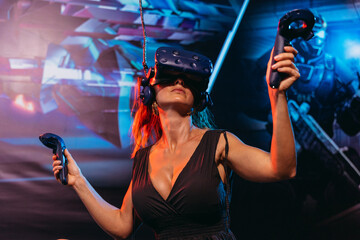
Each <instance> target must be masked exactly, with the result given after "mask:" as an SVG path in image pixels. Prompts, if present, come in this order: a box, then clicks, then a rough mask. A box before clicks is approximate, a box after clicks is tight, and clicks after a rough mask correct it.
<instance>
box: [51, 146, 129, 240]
mask: <svg viewBox="0 0 360 240" xmlns="http://www.w3.org/2000/svg"><path fill="white" fill-rule="evenodd" d="M65 156H66V157H67V159H68V165H67V167H68V185H69V186H71V187H72V188H73V189H74V190H75V191H76V193H77V194H78V196H79V197H80V199H81V201H82V202H83V203H84V205H85V207H86V208H87V210H88V211H89V213H90V215H91V216H92V218H93V219H94V220H95V222H96V223H97V224H98V225H99V226H100V227H101V228H102V229H103V230H104V231H105V232H107V233H108V234H109V235H110V236H112V237H113V238H114V239H125V238H127V237H128V236H129V235H130V234H131V233H132V231H133V204H132V196H131V187H132V182H131V183H130V185H129V188H128V190H127V192H126V194H125V197H124V199H123V203H122V206H121V209H118V208H116V207H114V206H112V205H111V204H109V203H108V202H106V201H105V200H104V199H103V198H102V197H101V196H100V195H99V194H98V193H97V192H96V191H95V189H94V188H93V187H92V186H91V185H90V183H89V182H88V181H87V180H86V178H85V177H84V176H83V175H82V173H81V171H80V168H79V167H78V166H77V164H76V162H75V160H74V159H73V158H72V156H71V154H70V153H69V151H68V150H67V149H66V150H65ZM53 160H54V162H53V172H54V175H55V177H56V179H57V180H58V181H60V180H59V179H58V173H59V170H60V169H61V168H62V167H61V166H60V161H59V160H56V156H53Z"/></svg>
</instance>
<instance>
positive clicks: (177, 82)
mask: <svg viewBox="0 0 360 240" xmlns="http://www.w3.org/2000/svg"><path fill="white" fill-rule="evenodd" d="M178 84H180V85H181V86H184V81H183V80H182V79H181V78H178V79H176V80H175V82H174V85H178Z"/></svg>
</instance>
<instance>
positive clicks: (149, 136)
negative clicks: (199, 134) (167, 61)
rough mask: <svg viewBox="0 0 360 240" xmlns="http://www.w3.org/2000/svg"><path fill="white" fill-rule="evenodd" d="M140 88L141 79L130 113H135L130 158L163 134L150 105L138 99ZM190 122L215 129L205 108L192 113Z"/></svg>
mask: <svg viewBox="0 0 360 240" xmlns="http://www.w3.org/2000/svg"><path fill="white" fill-rule="evenodd" d="M140 86H141V79H138V82H137V86H136V87H135V88H134V91H135V93H134V99H135V100H134V104H133V108H132V112H136V113H135V117H134V121H133V124H132V130H131V133H132V138H133V139H134V149H133V152H132V154H131V157H132V158H133V157H134V156H135V154H136V152H137V151H138V150H139V149H140V148H143V147H146V146H148V145H149V144H151V143H155V142H157V141H158V140H159V139H160V138H161V136H162V134H163V130H162V126H161V122H160V117H159V115H157V114H155V113H154V112H153V110H152V106H151V105H150V106H146V105H145V104H143V103H142V101H141V99H140ZM191 120H192V124H193V125H195V126H196V127H198V128H203V129H204V128H210V129H214V128H216V126H215V122H214V116H213V114H212V113H211V112H210V110H209V109H208V108H207V107H206V108H205V109H204V110H203V111H201V112H194V113H193V114H192V115H191Z"/></svg>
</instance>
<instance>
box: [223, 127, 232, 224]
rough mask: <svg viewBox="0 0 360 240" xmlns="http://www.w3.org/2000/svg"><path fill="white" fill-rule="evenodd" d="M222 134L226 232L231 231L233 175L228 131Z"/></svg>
mask: <svg viewBox="0 0 360 240" xmlns="http://www.w3.org/2000/svg"><path fill="white" fill-rule="evenodd" d="M222 133H223V134H224V139H225V161H224V170H225V177H226V183H225V187H226V196H225V204H226V230H227V231H230V200H229V198H230V191H231V190H230V188H231V187H230V175H231V169H229V166H228V165H227V158H228V154H229V142H228V139H227V136H226V131H225V130H223V131H222Z"/></svg>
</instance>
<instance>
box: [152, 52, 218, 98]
mask: <svg viewBox="0 0 360 240" xmlns="http://www.w3.org/2000/svg"><path fill="white" fill-rule="evenodd" d="M150 71H152V74H150V75H151V76H148V77H150V79H149V80H150V85H156V84H166V83H171V82H173V81H175V80H176V79H177V78H181V79H182V80H184V82H185V84H188V85H190V86H192V87H194V88H196V90H197V91H199V92H205V91H206V89H207V87H208V84H209V77H210V75H211V73H212V71H213V65H212V62H211V60H210V59H209V58H207V57H205V56H203V55H201V54H198V53H195V52H191V51H186V50H183V49H180V48H174V47H160V48H158V49H157V50H156V53H155V67H154V69H152V70H151V69H150ZM150 71H149V72H150Z"/></svg>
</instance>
